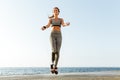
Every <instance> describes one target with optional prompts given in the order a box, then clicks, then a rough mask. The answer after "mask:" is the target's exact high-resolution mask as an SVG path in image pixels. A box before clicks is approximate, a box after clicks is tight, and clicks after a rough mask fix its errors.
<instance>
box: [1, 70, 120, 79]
mask: <svg viewBox="0 0 120 80" xmlns="http://www.w3.org/2000/svg"><path fill="white" fill-rule="evenodd" d="M0 80H120V72H117V71H116V72H93V73H92V72H90V73H64V74H58V75H55V74H40V75H14V76H13V75H12V76H0Z"/></svg>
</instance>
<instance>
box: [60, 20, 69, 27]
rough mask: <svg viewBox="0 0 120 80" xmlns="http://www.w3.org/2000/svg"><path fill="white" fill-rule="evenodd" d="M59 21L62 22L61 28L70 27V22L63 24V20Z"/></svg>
mask: <svg viewBox="0 0 120 80" xmlns="http://www.w3.org/2000/svg"><path fill="white" fill-rule="evenodd" d="M61 20H62V26H63V27H65V26H69V25H70V22H67V23H64V20H63V19H61Z"/></svg>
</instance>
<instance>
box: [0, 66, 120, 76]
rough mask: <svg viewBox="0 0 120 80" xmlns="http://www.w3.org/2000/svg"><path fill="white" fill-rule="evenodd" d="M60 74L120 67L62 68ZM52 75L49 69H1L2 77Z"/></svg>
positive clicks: (115, 69)
mask: <svg viewBox="0 0 120 80" xmlns="http://www.w3.org/2000/svg"><path fill="white" fill-rule="evenodd" d="M58 71H59V73H83V72H84V73H85V72H86V73H88V72H101V71H120V67H60V68H59V69H58ZM37 74H38V75H39V74H51V73H50V68H49V67H1V68H0V76H11V75H37Z"/></svg>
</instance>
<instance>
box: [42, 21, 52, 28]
mask: <svg viewBox="0 0 120 80" xmlns="http://www.w3.org/2000/svg"><path fill="white" fill-rule="evenodd" d="M50 25H51V19H49V21H48V24H47V25H46V26H43V27H42V28H41V29H42V30H45V29H46V28H49V27H50Z"/></svg>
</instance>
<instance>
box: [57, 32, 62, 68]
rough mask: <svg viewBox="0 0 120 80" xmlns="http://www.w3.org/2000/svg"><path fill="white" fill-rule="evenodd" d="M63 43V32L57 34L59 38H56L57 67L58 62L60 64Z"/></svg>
mask: <svg viewBox="0 0 120 80" xmlns="http://www.w3.org/2000/svg"><path fill="white" fill-rule="evenodd" d="M61 43H62V36H61V33H59V34H58V35H57V38H56V50H57V52H56V53H55V67H57V64H58V60H59V55H60V54H59V53H60V48H61Z"/></svg>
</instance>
